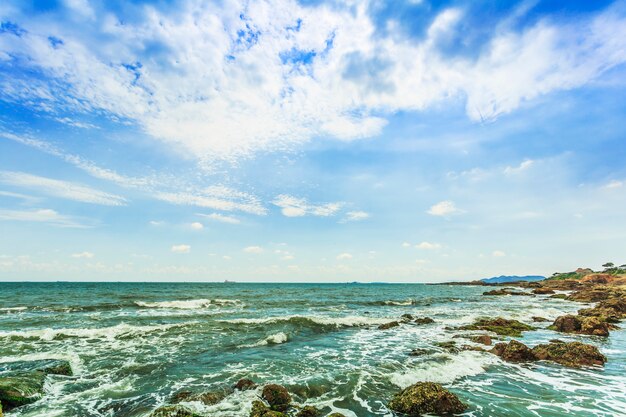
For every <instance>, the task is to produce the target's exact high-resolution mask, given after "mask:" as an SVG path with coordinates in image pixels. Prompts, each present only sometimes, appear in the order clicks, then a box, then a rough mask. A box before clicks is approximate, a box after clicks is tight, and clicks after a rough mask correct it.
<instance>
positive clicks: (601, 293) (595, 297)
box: [567, 286, 625, 303]
mask: <svg viewBox="0 0 626 417" xmlns="http://www.w3.org/2000/svg"><path fill="white" fill-rule="evenodd" d="M624 295H625V294H624V292H623V290H622V289H620V288H614V287H606V286H591V287H587V288H583V289H580V290H578V291H576V292H573V293H572V294H570V295H568V296H567V299H568V300H570V301H581V302H584V303H597V302H598V301H605V300H609V299H617V298H622V297H623V296H624Z"/></svg>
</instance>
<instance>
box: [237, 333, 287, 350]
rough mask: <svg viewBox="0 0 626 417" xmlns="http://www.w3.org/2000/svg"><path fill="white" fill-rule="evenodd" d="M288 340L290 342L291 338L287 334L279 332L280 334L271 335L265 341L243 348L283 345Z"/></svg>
mask: <svg viewBox="0 0 626 417" xmlns="http://www.w3.org/2000/svg"><path fill="white" fill-rule="evenodd" d="M287 340H289V337H288V336H287V334H286V333H283V332H278V333H274V334H271V335H269V336H267V337H266V338H265V339H263V340H259V341H258V342H256V343H253V344H251V345H243V346H242V347H257V346H267V345H280V344H282V343H285V342H287Z"/></svg>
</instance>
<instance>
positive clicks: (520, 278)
mask: <svg viewBox="0 0 626 417" xmlns="http://www.w3.org/2000/svg"><path fill="white" fill-rule="evenodd" d="M544 279H546V277H542V276H541V275H524V276H519V275H500V276H499V277H493V278H485V279H481V281H482V282H484V283H486V284H500V283H502V282H515V281H541V280H544Z"/></svg>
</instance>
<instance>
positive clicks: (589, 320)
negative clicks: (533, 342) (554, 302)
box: [549, 314, 609, 336]
mask: <svg viewBox="0 0 626 417" xmlns="http://www.w3.org/2000/svg"><path fill="white" fill-rule="evenodd" d="M549 329H551V330H556V331H557V332H562V333H576V334H588V335H593V336H608V335H609V325H608V323H607V322H606V321H603V320H601V319H599V318H598V317H593V316H592V317H585V316H574V315H571V314H567V315H565V316H559V317H557V318H556V320H554V323H553V324H552V325H551V326H550V327H549Z"/></svg>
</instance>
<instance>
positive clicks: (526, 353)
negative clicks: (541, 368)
mask: <svg viewBox="0 0 626 417" xmlns="http://www.w3.org/2000/svg"><path fill="white" fill-rule="evenodd" d="M491 353H493V354H495V355H497V356H499V357H500V358H501V359H502V360H504V361H507V362H532V361H535V360H537V359H536V358H535V355H534V354H533V352H532V350H531V349H530V348H529V347H528V346H526V345H525V344H523V343H521V342H518V341H517V340H511V341H510V342H509V343H496V345H495V346H494V347H493V349H491Z"/></svg>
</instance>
